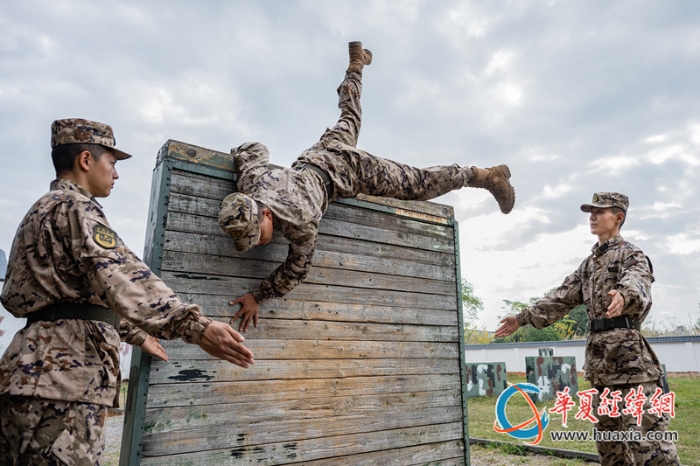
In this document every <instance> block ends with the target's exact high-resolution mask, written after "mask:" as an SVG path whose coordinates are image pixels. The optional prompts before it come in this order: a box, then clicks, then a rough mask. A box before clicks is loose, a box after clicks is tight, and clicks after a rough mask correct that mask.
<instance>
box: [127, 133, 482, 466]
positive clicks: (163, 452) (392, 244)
mask: <svg viewBox="0 0 700 466" xmlns="http://www.w3.org/2000/svg"><path fill="white" fill-rule="evenodd" d="M235 179H236V174H235V173H234V168H233V164H232V160H231V157H230V156H229V155H228V154H224V153H219V152H214V151H210V150H207V149H203V148H200V147H196V146H191V145H188V144H184V143H180V142H176V141H168V143H166V144H165V146H163V148H162V149H161V151H160V153H159V156H158V162H157V165H156V169H155V170H154V175H153V185H152V194H151V206H150V213H149V223H150V224H149V228H148V233H147V244H146V252H145V261H146V262H147V263H148V264H149V266H150V267H151V268H152V269H153V270H154V271H155V272H157V273H159V274H160V276H161V277H162V278H163V279H164V280H165V282H166V283H168V284H169V285H170V286H171V287H172V288H173V289H174V290H175V291H176V292H177V293H178V294H179V295H180V296H182V297H183V299H185V300H186V301H187V302H193V303H198V304H200V305H202V307H203V309H204V313H205V314H206V315H208V316H210V317H212V318H214V319H218V320H221V321H224V322H228V320H229V319H230V317H231V316H232V315H233V314H234V313H235V311H236V310H237V309H238V307H235V308H232V307H229V306H228V304H227V303H228V302H229V301H230V300H231V299H233V298H235V297H238V296H241V295H242V294H244V293H246V292H250V291H251V290H253V289H254V288H255V287H256V286H257V285H258V284H259V283H260V281H261V280H262V279H263V278H264V277H265V276H266V275H267V274H268V273H269V272H271V271H272V270H273V269H274V268H276V267H277V266H278V265H279V264H280V263H282V262H283V261H284V259H285V257H286V254H287V249H288V245H287V243H286V242H285V240H284V238H283V237H282V236H281V235H279V234H278V233H276V234H275V236H274V238H273V242H272V243H271V244H269V245H267V246H263V247H257V248H254V249H253V250H252V251H249V252H247V253H244V254H240V253H237V252H236V251H235V248H234V246H233V241H232V240H231V238H229V237H228V236H227V235H226V234H225V233H224V232H223V231H222V230H221V229H220V227H219V225H218V222H217V215H218V211H219V206H220V204H221V201H222V200H223V198H224V197H225V196H226V195H228V194H229V193H231V192H233V191H235V190H236V188H235ZM459 283H460V279H459V262H458V233H457V223H456V222H455V221H454V216H453V210H452V208H451V207H447V206H442V205H438V204H433V203H427V202H400V201H396V200H391V199H374V198H367V197H365V198H363V199H346V200H341V201H337V202H334V203H332V204H331V205H330V207H329V209H328V212H327V213H326V215H325V216H324V218H323V220H322V221H321V224H320V238H319V242H318V250H317V252H316V255H315V257H314V266H313V268H312V270H311V272H310V273H309V276H308V278H307V279H306V280H305V282H304V283H302V284H301V285H300V286H298V287H297V288H296V289H295V290H293V291H292V292H291V293H289V294H288V295H287V296H285V297H284V298H280V299H274V300H269V301H267V302H265V303H263V305H262V306H261V309H260V314H259V315H260V322H259V325H258V328H257V329H256V328H252V326H251V327H250V328H249V330H248V332H246V333H245V334H244V335H245V337H246V345H247V346H248V347H249V348H250V349H251V350H252V351H253V352H254V353H255V356H256V364H255V366H252V367H251V368H249V369H242V368H239V367H238V366H235V365H232V364H230V363H228V362H224V361H219V360H216V359H214V358H212V357H210V356H209V355H207V354H206V353H205V352H204V351H202V350H201V349H199V348H198V347H197V346H195V345H188V344H185V343H184V342H182V341H181V340H176V341H171V342H162V343H163V346H164V347H165V348H166V350H167V352H168V354H169V356H170V362H168V363H164V362H162V361H155V360H151V358H150V357H149V356H148V355H145V354H143V353H141V352H140V351H139V350H137V351H134V355H133V359H132V367H131V374H130V377H131V380H130V383H129V399H128V402H127V407H126V411H127V412H126V419H125V429H124V437H123V444H122V451H121V460H120V464H122V465H136V464H143V465H168V466H174V465H214V464H222V465H239V464H256V465H275V464H302V463H303V464H305V465H331V464H352V465H375V464H401V465H414V464H416V465H417V464H427V463H430V464H434V463H433V462H440V463H439V464H441V465H457V464H460V465H461V464H468V462H469V460H468V458H469V453H468V430H467V411H466V396H464V397H463V393H465V378H464V360H463V355H464V351H463V343H462V342H463V335H462V331H461V329H462V327H463V326H462V315H461V298H460V287H459ZM237 324H238V323H236V324H235V328H238V326H237ZM465 440H467V441H466V442H465Z"/></svg>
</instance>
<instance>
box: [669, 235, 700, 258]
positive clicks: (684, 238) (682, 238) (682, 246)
mask: <svg viewBox="0 0 700 466" xmlns="http://www.w3.org/2000/svg"><path fill="white" fill-rule="evenodd" d="M695 236H696V237H695V238H692V237H690V235H689V234H687V233H678V234H676V235H671V236H669V237H668V239H667V241H666V243H667V244H668V250H669V252H670V253H671V254H677V255H682V256H685V255H688V254H692V253H695V252H700V239H698V238H697V235H695Z"/></svg>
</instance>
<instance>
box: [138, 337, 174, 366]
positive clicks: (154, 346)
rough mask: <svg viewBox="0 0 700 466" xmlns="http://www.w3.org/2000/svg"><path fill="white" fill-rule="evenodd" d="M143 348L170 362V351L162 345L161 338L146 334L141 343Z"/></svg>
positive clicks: (152, 354)
mask: <svg viewBox="0 0 700 466" xmlns="http://www.w3.org/2000/svg"><path fill="white" fill-rule="evenodd" d="M141 349H142V350H144V351H145V352H146V353H148V354H150V355H151V356H155V357H157V358H159V359H162V360H163V361H165V362H168V353H166V352H165V348H163V347H162V346H160V340H158V339H157V338H153V337H152V336H150V335H146V339H145V340H144V341H143V343H141Z"/></svg>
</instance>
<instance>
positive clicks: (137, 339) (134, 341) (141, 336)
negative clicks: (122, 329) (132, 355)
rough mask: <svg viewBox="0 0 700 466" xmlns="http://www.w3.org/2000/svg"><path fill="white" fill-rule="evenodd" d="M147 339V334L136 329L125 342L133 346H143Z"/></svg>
mask: <svg viewBox="0 0 700 466" xmlns="http://www.w3.org/2000/svg"><path fill="white" fill-rule="evenodd" d="M147 337H148V334H147V333H146V332H144V331H143V330H141V329H140V328H136V330H135V331H133V332H131V333H130V334H129V335H128V336H127V337H126V339H125V340H124V341H125V342H127V343H128V344H130V345H131V346H141V345H143V342H144V341H146V338H147Z"/></svg>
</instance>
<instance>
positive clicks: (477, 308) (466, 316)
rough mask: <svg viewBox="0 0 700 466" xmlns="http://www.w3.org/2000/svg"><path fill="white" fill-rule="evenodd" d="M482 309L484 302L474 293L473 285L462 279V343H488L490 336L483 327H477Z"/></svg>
mask: <svg viewBox="0 0 700 466" xmlns="http://www.w3.org/2000/svg"><path fill="white" fill-rule="evenodd" d="M483 310H484V302H483V301H482V300H481V298H479V297H478V296H476V294H474V286H473V285H472V284H471V283H470V282H469V281H467V280H465V279H462V318H463V320H464V343H466V344H472V345H473V344H479V343H489V341H490V340H491V336H490V335H489V332H488V331H486V330H485V329H483V328H481V329H479V328H477V327H476V321H477V319H478V318H479V313H480V312H481V311H483Z"/></svg>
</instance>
